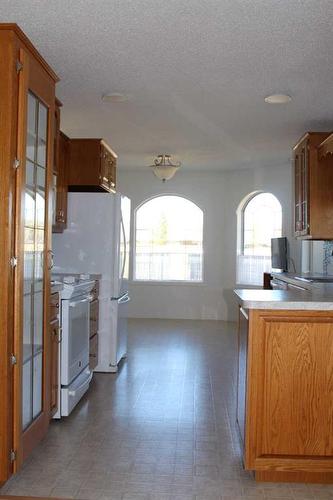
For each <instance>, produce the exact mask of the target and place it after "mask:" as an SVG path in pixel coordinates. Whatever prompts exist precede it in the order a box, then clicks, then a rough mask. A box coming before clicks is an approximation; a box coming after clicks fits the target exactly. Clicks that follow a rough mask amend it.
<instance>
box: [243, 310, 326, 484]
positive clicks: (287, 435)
mask: <svg viewBox="0 0 333 500" xmlns="http://www.w3.org/2000/svg"><path fill="white" fill-rule="evenodd" d="M248 335H249V337H248V353H247V361H248V362H247V381H246V389H247V395H246V428H245V450H244V463H245V468H246V469H249V470H254V471H255V475H256V479H257V480H259V481H288V482H291V481H296V482H298V481H300V482H333V312H331V311H285V310H250V311H249V334H248Z"/></svg>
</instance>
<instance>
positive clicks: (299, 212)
mask: <svg viewBox="0 0 333 500" xmlns="http://www.w3.org/2000/svg"><path fill="white" fill-rule="evenodd" d="M294 176H295V179H294V182H295V235H296V236H305V235H307V234H309V232H310V220H309V161H308V141H307V140H304V141H303V142H302V143H301V144H299V146H298V147H297V148H296V150H295V152H294Z"/></svg>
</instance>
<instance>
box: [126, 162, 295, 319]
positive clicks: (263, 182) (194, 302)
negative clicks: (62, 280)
mask: <svg viewBox="0 0 333 500" xmlns="http://www.w3.org/2000/svg"><path fill="white" fill-rule="evenodd" d="M118 186H119V190H120V191H121V192H122V193H124V194H126V195H127V196H129V197H130V198H131V200H132V210H133V214H134V210H135V208H136V207H137V206H138V205H140V204H141V203H142V202H143V201H145V200H147V199H149V198H151V197H153V196H156V195H158V194H165V193H167V194H178V195H181V196H185V197H187V198H189V199H190V200H192V201H193V202H194V203H196V204H197V205H199V207H201V208H202V209H203V211H204V283H203V284H182V283H177V284H153V283H138V282H133V281H132V282H131V284H130V288H131V293H132V298H133V300H132V302H131V303H130V309H129V314H130V316H131V317H144V318H146V317H154V318H177V319H181V318H183V319H222V320H234V319H236V313H237V306H236V301H235V299H234V296H233V292H232V290H233V288H235V276H236V239H237V225H236V222H237V219H236V210H237V207H238V205H239V203H240V202H241V200H242V199H243V198H244V197H245V196H246V195H247V194H248V193H251V192H253V191H256V190H263V191H269V192H271V193H273V194H274V195H276V196H277V198H278V199H279V200H280V202H281V204H282V209H283V226H284V235H286V236H287V237H288V239H289V242H290V243H291V256H292V257H294V258H296V260H297V262H299V252H298V247H299V245H296V244H294V242H295V240H294V239H293V238H292V236H291V229H292V228H291V226H292V223H291V221H292V213H293V212H292V205H291V189H292V172H291V167H290V166H281V167H280V168H274V169H251V170H250V169H248V170H238V171H232V172H208V171H207V172H202V173H201V172H193V173H191V172H188V171H186V167H183V168H182V169H181V170H180V171H179V172H178V173H177V174H176V176H175V177H174V179H172V180H171V181H169V182H166V183H164V184H163V183H162V182H161V181H159V180H158V179H157V178H156V177H155V176H154V175H153V173H152V172H151V171H149V170H148V169H147V171H144V170H140V171H137V172H135V171H129V170H128V171H127V170H121V169H119V177H118ZM132 236H133V235H132ZM132 241H133V238H132ZM132 248H133V246H132Z"/></svg>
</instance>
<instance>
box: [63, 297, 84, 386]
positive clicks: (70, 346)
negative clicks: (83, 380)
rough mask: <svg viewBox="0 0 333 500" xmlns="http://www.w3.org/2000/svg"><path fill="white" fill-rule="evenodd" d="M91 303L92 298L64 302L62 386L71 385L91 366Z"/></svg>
mask: <svg viewBox="0 0 333 500" xmlns="http://www.w3.org/2000/svg"><path fill="white" fill-rule="evenodd" d="M89 302H90V297H83V298H75V299H72V300H64V301H63V323H62V324H63V338H62V349H61V385H69V384H70V383H71V382H72V381H73V380H74V379H75V378H76V377H77V376H78V375H79V374H80V373H81V372H82V370H83V369H84V368H85V367H86V366H87V365H88V364H89ZM64 303H65V304H64Z"/></svg>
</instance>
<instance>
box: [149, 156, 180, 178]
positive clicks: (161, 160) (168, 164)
mask: <svg viewBox="0 0 333 500" xmlns="http://www.w3.org/2000/svg"><path fill="white" fill-rule="evenodd" d="M180 166H181V163H180V162H178V163H172V161H171V155H166V154H164V155H158V156H157V158H155V160H154V165H150V168H152V169H153V172H154V174H155V175H156V177H158V179H161V181H163V182H165V181H169V180H170V179H171V178H172V177H173V176H174V175H175V173H176V172H177V170H178V169H179V167H180Z"/></svg>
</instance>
